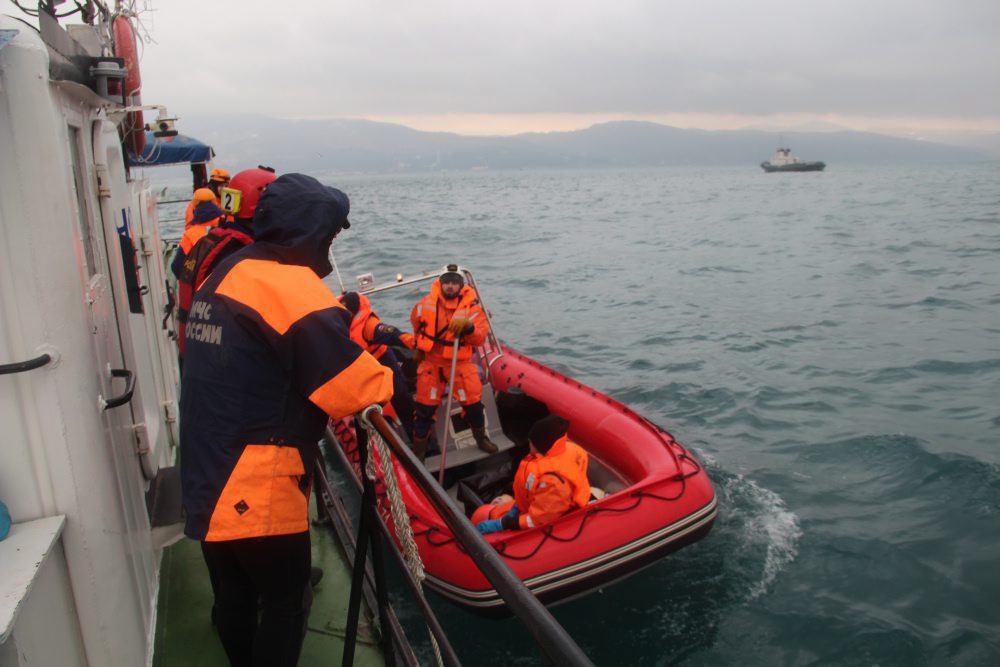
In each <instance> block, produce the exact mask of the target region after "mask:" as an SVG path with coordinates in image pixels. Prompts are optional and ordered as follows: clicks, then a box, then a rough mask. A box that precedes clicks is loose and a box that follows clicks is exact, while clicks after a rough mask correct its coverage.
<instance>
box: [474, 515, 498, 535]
mask: <svg viewBox="0 0 1000 667" xmlns="http://www.w3.org/2000/svg"><path fill="white" fill-rule="evenodd" d="M476 530H478V531H479V532H480V533H482V534H483V535H489V534H490V533H499V532H500V531H501V530H503V525H502V524H501V523H500V519H487V520H486V521H480V522H479V523H477V524H476Z"/></svg>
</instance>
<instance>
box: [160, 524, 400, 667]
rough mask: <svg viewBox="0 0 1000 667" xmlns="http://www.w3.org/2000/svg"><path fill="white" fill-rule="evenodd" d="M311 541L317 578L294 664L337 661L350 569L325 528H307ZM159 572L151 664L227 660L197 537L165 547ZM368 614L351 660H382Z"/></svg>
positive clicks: (211, 665)
mask: <svg viewBox="0 0 1000 667" xmlns="http://www.w3.org/2000/svg"><path fill="white" fill-rule="evenodd" d="M312 545H313V546H312V556H313V564H314V565H318V566H319V567H322V568H323V580H322V581H321V582H320V583H319V585H318V586H317V587H316V589H315V591H314V593H315V596H314V600H313V606H312V611H311V613H310V614H309V631H308V633H306V640H305V644H304V645H303V647H302V657H301V658H300V660H299V665H302V666H303V667H311V666H313V665H339V664H340V662H341V658H342V656H343V651H344V627H345V626H346V625H347V603H348V599H349V596H350V591H351V571H350V569H349V567H348V564H347V562H346V561H345V560H344V557H343V555H342V554H341V552H340V548H339V547H338V545H337V544H336V542H335V541H334V539H333V537H332V535H331V534H330V533H329V532H328V531H327V530H326V529H325V528H322V527H321V528H313V530H312ZM160 577H161V580H160V598H159V603H158V606H157V625H156V647H155V651H154V654H153V665H154V667H171V666H173V665H185V666H187V667H200V666H205V667H216V666H223V667H224V666H225V665H227V664H228V662H227V660H226V655H225V653H224V652H223V650H222V644H221V643H220V642H219V637H218V635H217V634H216V632H215V629H214V627H213V626H212V624H211V622H210V620H209V614H210V610H211V607H212V589H211V586H210V584H209V581H208V570H207V569H206V568H205V561H204V560H202V557H201V549H200V547H199V545H198V543H197V542H195V541H194V540H189V539H187V538H185V539H182V540H181V541H180V542H177V543H176V544H174V545H172V546H171V547H169V548H167V549H165V550H164V552H163V562H162V565H161V567H160ZM370 618H371V617H370V615H369V614H368V611H367V609H364V610H363V613H362V617H361V629H360V631H359V633H358V635H359V637H358V644H357V648H356V649H355V656H354V664H355V665H382V664H384V661H383V659H382V652H381V650H380V649H379V647H378V646H377V645H375V644H374V643H373V635H374V633H373V632H372V630H371V627H370V625H369V622H368V620H369V619H370Z"/></svg>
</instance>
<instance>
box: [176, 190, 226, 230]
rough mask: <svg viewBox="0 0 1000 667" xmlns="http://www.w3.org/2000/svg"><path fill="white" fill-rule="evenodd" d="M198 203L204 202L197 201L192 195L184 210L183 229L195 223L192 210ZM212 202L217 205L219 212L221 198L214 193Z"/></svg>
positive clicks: (220, 209)
mask: <svg viewBox="0 0 1000 667" xmlns="http://www.w3.org/2000/svg"><path fill="white" fill-rule="evenodd" d="M199 203H204V202H199V201H198V200H197V199H195V198H194V197H191V201H189V202H188V205H187V209H185V211H184V229H187V228H188V227H190V226H191V225H193V224H195V222H194V210H195V209H196V208H198V204H199ZM213 203H214V204H215V205H216V206H218V207H219V211H220V212H221V211H222V200H220V199H219V195H215V200H214V201H213Z"/></svg>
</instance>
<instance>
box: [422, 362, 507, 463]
mask: <svg viewBox="0 0 1000 667" xmlns="http://www.w3.org/2000/svg"><path fill="white" fill-rule="evenodd" d="M482 401H483V407H484V408H485V411H484V414H485V417H486V432H487V434H489V436H490V440H492V441H493V442H494V443H495V444H496V446H497V449H498V451H500V452H504V451H506V450H508V449H511V448H513V447H514V443H513V441H511V439H510V438H508V437H507V436H506V435H504V433H503V427H502V426H501V424H500V414H499V413H498V412H497V403H496V397H495V396H494V394H493V387H492V386H490V385H489V384H488V383H486V382H484V383H483V398H482ZM445 403H447V399H446V400H445V401H442V403H441V405H440V406H439V407H438V411H437V419H436V421H435V422H434V436H435V437H436V438H437V442H438V443H439V444H440V443H442V442H444V441H445V429H447V433H448V448H447V451H446V452H445V466H444V467H445V469H451V468H455V467H458V466H462V465H465V464H467V463H472V462H473V461H479V460H481V459H485V458H486V457H488V456H493V454H487V453H486V452H484V451H483V450H481V449H479V447H478V446H477V445H476V439H475V438H473V437H472V429H471V428H469V425H468V424H466V423H465V420H464V419H462V418H461V414H462V406H461V405H459V404H458V402H454V403H452V406H451V415H450V418H446V416H445V414H444V412H445ZM456 429H458V430H457V431H456ZM424 465H425V466H426V467H427V469H428V470H439V469H440V466H441V457H440V455H437V454H435V455H434V456H428V457H427V460H426V461H424Z"/></svg>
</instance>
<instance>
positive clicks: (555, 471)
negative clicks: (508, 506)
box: [514, 436, 590, 528]
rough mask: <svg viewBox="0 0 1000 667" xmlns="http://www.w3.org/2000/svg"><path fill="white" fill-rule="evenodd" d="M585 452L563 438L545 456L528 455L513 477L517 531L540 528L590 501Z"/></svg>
mask: <svg viewBox="0 0 1000 667" xmlns="http://www.w3.org/2000/svg"><path fill="white" fill-rule="evenodd" d="M587 459H588V457H587V452H586V451H585V450H584V449H583V448H582V447H580V446H579V445H577V444H576V443H573V442H570V441H569V439H568V438H567V437H566V436H563V437H561V438H559V439H558V440H556V441H555V442H554V443H553V444H552V447H551V448H550V449H549V451H548V452H546V453H545V454H528V455H527V456H525V457H524V458H523V459H522V460H521V465H520V466H518V468H517V474H516V475H514V500H515V502H516V503H517V508H518V509H519V510H520V512H521V516H520V517H519V519H518V522H519V525H520V527H521V528H533V527H535V526H544V525H545V524H547V523H551V522H552V521H555V520H556V519H558V518H559V517H561V516H562V515H563V514H566V513H567V512H570V511H572V510H575V509H577V508H580V507H583V506H585V505H586V504H587V503H588V502H589V501H590V482H589V480H588V479H587Z"/></svg>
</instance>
